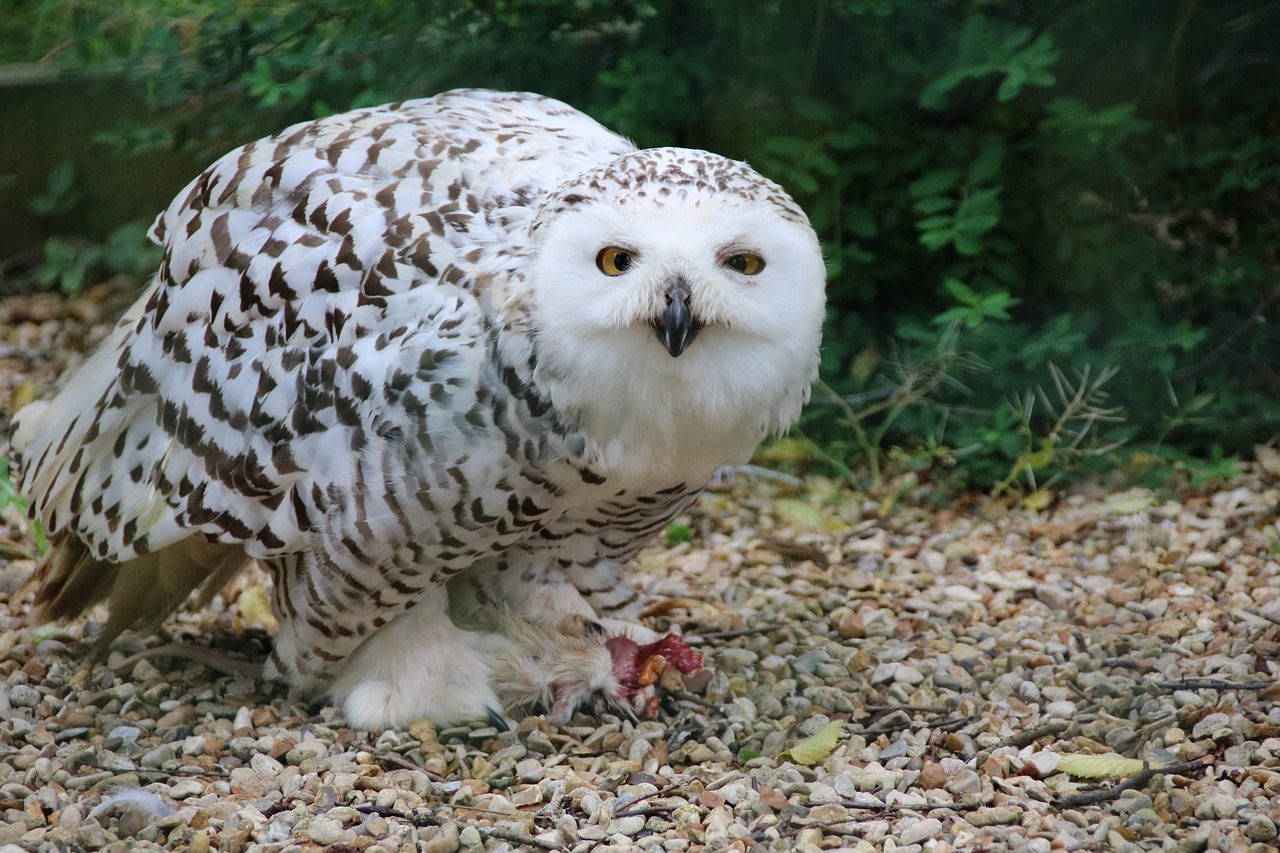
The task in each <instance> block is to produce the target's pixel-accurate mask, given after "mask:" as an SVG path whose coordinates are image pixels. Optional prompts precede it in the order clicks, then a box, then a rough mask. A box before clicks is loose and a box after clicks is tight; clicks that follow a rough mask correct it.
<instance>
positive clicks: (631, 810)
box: [613, 784, 678, 818]
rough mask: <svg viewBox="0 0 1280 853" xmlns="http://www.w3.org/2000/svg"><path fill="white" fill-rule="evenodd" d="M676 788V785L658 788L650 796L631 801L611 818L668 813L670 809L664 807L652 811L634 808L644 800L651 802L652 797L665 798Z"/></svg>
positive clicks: (646, 795)
mask: <svg viewBox="0 0 1280 853" xmlns="http://www.w3.org/2000/svg"><path fill="white" fill-rule="evenodd" d="M677 787H678V786H676V785H674V784H673V785H667V786H665V787H662V788H659V789H658V790H656V791H654V792H653V793H652V794H645V795H644V796H643V797H637V798H636V799H634V800H632V801H631V802H630V803H627V805H626V806H624V807H623V808H622V811H619V812H615V813H614V814H613V817H615V818H618V817H629V816H631V815H633V814H635V815H639V814H663V813H665V812H669V811H671V809H669V808H665V807H663V806H657V807H655V808H654V809H637V808H636V806H638V805H640V804H641V803H643V802H644V801H645V800H652V799H653V798H654V797H664V796H666V795H667V794H668V793H670V792H671V791H673V790H675V789H676V788H677Z"/></svg>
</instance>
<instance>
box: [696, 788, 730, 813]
mask: <svg viewBox="0 0 1280 853" xmlns="http://www.w3.org/2000/svg"><path fill="white" fill-rule="evenodd" d="M698 802H699V803H701V804H702V805H704V806H706V807H707V808H709V809H716V808H719V807H720V806H723V805H724V797H722V796H720V795H719V794H717V793H716V792H715V791H703V792H702V793H701V794H699V795H698Z"/></svg>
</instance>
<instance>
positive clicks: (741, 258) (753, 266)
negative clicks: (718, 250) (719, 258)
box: [724, 252, 764, 275]
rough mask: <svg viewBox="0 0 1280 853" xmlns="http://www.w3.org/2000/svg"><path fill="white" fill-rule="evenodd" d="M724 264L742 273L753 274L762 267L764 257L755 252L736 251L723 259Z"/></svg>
mask: <svg viewBox="0 0 1280 853" xmlns="http://www.w3.org/2000/svg"><path fill="white" fill-rule="evenodd" d="M724 265H725V266H726V267H728V268H729V269H731V270H733V271H735V272H740V273H742V274H743V275H755V274H756V273H758V272H760V270H762V269H764V258H762V257H760V256H759V255H757V254H756V253H755V252H738V253H737V254H736V255H730V256H729V257H727V258H725V259H724Z"/></svg>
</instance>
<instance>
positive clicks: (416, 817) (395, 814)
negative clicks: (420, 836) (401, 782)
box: [356, 805, 564, 850]
mask: <svg viewBox="0 0 1280 853" xmlns="http://www.w3.org/2000/svg"><path fill="white" fill-rule="evenodd" d="M454 808H459V807H458V806H455V807H454ZM470 810H471V811H487V809H470ZM356 811H358V812H361V813H363V814H376V815H377V816H378V817H391V818H397V819H399V820H407V821H409V822H410V823H412V824H413V825H414V826H439V825H440V823H441V819H440V818H439V817H437V816H435V815H430V816H427V815H425V814H422V813H421V812H422V811H424V810H422V809H417V810H415V811H414V813H413V814H405V813H404V812H402V811H397V810H395V809H389V808H383V807H381V806H374V805H362V806H356ZM492 814H498V813H497V812H493V813H492ZM529 817H532V815H529ZM467 826H473V827H475V829H476V831H477V832H479V833H480V835H481V836H482V837H484V838H497V839H499V840H501V841H510V842H511V843H512V844H519V845H520V846H521V847H525V848H530V847H532V848H537V849H538V850H563V849H564V847H562V846H561V845H559V844H555V843H553V842H551V841H543V840H541V839H539V838H534V837H533V836H532V835H525V834H524V833H523V832H516V831H515V830H513V829H505V828H503V827H500V826H480V825H479V824H474V823H469V824H467Z"/></svg>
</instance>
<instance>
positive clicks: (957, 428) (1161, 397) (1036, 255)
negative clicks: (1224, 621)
mask: <svg viewBox="0 0 1280 853" xmlns="http://www.w3.org/2000/svg"><path fill="white" fill-rule="evenodd" d="M16 2H17V5H18V9H19V14H17V15H14V16H7V17H6V19H5V21H4V23H3V24H0V35H6V36H8V39H7V40H0V41H5V42H6V44H7V46H6V47H5V48H4V49H3V50H5V51H7V53H0V58H8V59H11V60H12V59H19V60H27V61H31V60H35V59H39V58H41V57H45V56H47V55H49V54H52V55H54V56H55V57H56V60H57V61H59V62H62V63H65V64H68V65H71V66H77V67H82V68H90V69H92V68H102V67H115V68H123V69H126V70H127V74H128V75H129V79H130V80H131V81H132V83H133V85H135V86H136V87H137V88H138V90H139V91H141V92H143V93H145V95H146V96H147V98H148V100H149V101H150V103H151V104H153V105H154V106H155V107H156V114H155V117H154V119H153V120H152V121H149V122H146V123H143V124H134V125H131V126H128V125H122V126H120V127H117V128H115V129H113V130H112V131H110V132H108V133H104V134H101V135H100V137H99V138H100V139H101V140H102V141H104V142H108V143H110V144H111V145H112V147H113V148H114V149H115V150H117V151H119V152H121V154H123V155H128V154H131V153H132V154H138V155H144V154H145V153H146V152H149V151H155V150H158V149H160V148H164V147H181V148H185V149H190V150H196V151H199V152H202V154H203V156H205V157H207V158H211V157H212V156H214V155H216V154H218V153H221V152H222V151H224V150H226V149H228V148H230V147H231V146H233V145H234V144H237V143H239V142H242V141H245V140H247V139H250V138H253V137H256V136H259V135H261V134H264V133H267V132H271V131H274V130H278V129H280V128H281V127H283V126H284V125H286V124H288V123H289V122H291V121H295V120H301V119H305V118H308V117H312V116H315V115H319V114H325V113H330V112H335V111H339V110H344V109H348V108H351V107H353V106H361V105H368V104H374V103H378V102H381V101H385V100H391V99H396V98H406V97H415V96H421V95H425V94H430V93H433V92H436V91H439V90H441V89H444V88H448V87H451V86H459V85H463V86H491V87H499V88H522V89H532V90H537V91H541V92H544V93H546V94H549V95H553V96H556V97H560V98H563V99H565V100H568V101H570V102H571V103H573V104H575V105H577V106H579V107H582V108H584V109H586V110H587V111H588V112H590V113H591V114H592V115H594V116H596V117H597V118H599V119H600V120H601V121H603V122H605V123H606V124H608V125H609V126H611V127H614V128H615V129H617V130H618V131H619V132H622V133H624V134H627V135H629V136H632V137H633V138H635V139H636V141H637V142H638V143H639V144H641V145H664V144H679V145H693V146H699V147H706V148H710V149H713V150H717V151H721V152H723V153H726V154H728V155H730V156H735V157H740V158H743V159H747V160H748V161H750V162H751V163H752V164H753V165H755V166H756V167H757V168H759V169H761V170H762V171H763V172H765V173H766V174H768V175H769V176H771V177H773V178H774V179H776V180H778V181H779V182H781V183H782V184H783V185H785V186H786V187H787V188H788V189H789V190H790V191H791V192H792V193H793V194H795V196H796V197H797V199H798V200H799V201H800V202H801V203H802V205H803V206H804V207H805V209H806V210H807V211H808V212H809V214H810V217H811V220H812V222H813V224H814V226H815V228H816V229H817V230H818V232H819V234H820V236H821V239H822V241H823V246H824V250H825V252H826V257H827V260H828V269H829V273H830V286H829V297H830V306H831V311H830V316H829V319H828V324H827V329H826V336H825V346H824V352H823V363H822V372H823V378H824V380H825V383H826V387H825V389H824V390H822V391H821V392H820V393H818V394H816V395H815V398H816V400H815V405H813V406H812V407H810V409H809V411H808V412H807V414H806V416H805V420H804V422H803V424H802V427H801V428H802V430H803V433H804V434H805V435H806V436H807V437H809V438H811V439H813V440H815V441H816V442H817V444H818V445H819V446H820V448H821V450H820V453H821V454H822V455H823V456H824V457H825V458H826V459H827V460H828V464H829V465H830V467H832V468H833V469H835V470H837V471H840V472H842V473H845V474H852V473H853V471H855V470H857V471H859V472H865V473H866V474H868V475H869V476H870V477H871V478H872V479H873V480H875V479H879V478H880V477H882V476H883V474H884V473H885V472H884V469H885V467H886V466H906V467H910V468H912V469H913V470H920V471H926V470H928V471H932V472H933V475H934V476H935V477H941V478H945V479H947V480H948V481H950V482H952V483H954V484H956V485H961V486H969V485H980V486H983V487H988V488H994V489H997V490H1000V489H1005V488H1014V487H1017V488H1019V489H1021V490H1030V491H1031V492H1032V493H1034V492H1036V491H1038V490H1041V489H1043V487H1044V485H1045V483H1047V482H1054V481H1057V480H1060V479H1061V478H1063V477H1065V476H1070V475H1072V474H1073V473H1074V472H1087V471H1089V470H1092V469H1093V468H1094V467H1097V466H1101V465H1110V464H1114V463H1115V462H1116V461H1117V460H1122V457H1123V456H1125V455H1129V456H1131V457H1132V456H1133V455H1134V454H1141V455H1142V459H1144V460H1145V461H1144V463H1143V465H1145V466H1147V467H1146V468H1145V469H1144V470H1147V471H1166V472H1167V471H1169V470H1175V469H1178V470H1183V471H1187V472H1190V473H1191V476H1193V477H1196V476H1200V475H1199V474H1197V473H1195V472H1194V471H1192V469H1191V465H1192V463H1190V462H1188V461H1187V460H1190V459H1192V458H1193V457H1196V456H1207V457H1208V458H1209V460H1210V461H1209V462H1208V463H1204V464H1205V465H1208V466H1209V468H1207V469H1196V470H1197V471H1202V470H1212V471H1214V472H1216V473H1214V474H1213V475H1212V476H1229V472H1230V471H1231V470H1234V469H1233V468H1232V466H1231V465H1230V464H1228V463H1229V462H1231V460H1232V459H1233V458H1234V457H1237V456H1239V455H1240V454H1241V453H1242V452H1245V451H1247V450H1248V449H1249V448H1250V446H1251V445H1252V444H1254V443H1257V442H1260V441H1265V440H1267V439H1268V438H1270V437H1271V436H1273V435H1274V433H1275V431H1276V424H1278V423H1280V372H1277V369H1276V365H1278V364H1280V336H1277V335H1276V334H1274V332H1271V331H1270V330H1269V325H1268V323H1267V322H1266V321H1267V320H1271V321H1272V324H1274V321H1275V319H1276V317H1275V313H1276V311H1277V309H1278V307H1280V285H1278V284H1277V282H1278V281H1280V276H1277V272H1280V270H1278V269H1277V267H1278V265H1280V264H1278V262H1277V257H1276V248H1275V247H1276V246H1278V245H1280V215H1278V214H1280V195H1277V194H1276V192H1275V189H1274V188H1275V186H1276V184H1277V182H1278V180H1280V136H1278V135H1277V134H1276V133H1275V132H1274V128H1275V127H1276V125H1277V122H1280V112H1277V106H1276V101H1275V99H1274V97H1272V93H1271V90H1270V89H1269V88H1268V87H1266V86H1260V85H1258V84H1257V81H1258V80H1261V79H1268V78H1267V77H1266V75H1267V74H1274V73H1276V72H1277V71H1280V68H1277V66H1278V65H1280V57H1278V55H1277V51H1276V50H1275V39H1274V37H1273V34H1272V32H1271V30H1270V29H1268V27H1269V26H1270V24H1269V23H1268V21H1269V19H1268V18H1267V17H1266V16H1261V15H1255V14H1253V13H1252V12H1250V11H1249V10H1248V8H1247V7H1248V5H1249V4H1245V5H1244V6H1241V7H1240V8H1239V9H1234V10H1228V9H1223V10H1220V11H1219V12H1214V13H1210V12H1208V11H1205V10H1204V9H1203V8H1202V7H1201V6H1200V5H1197V4H1193V3H1189V2H1177V3H1169V2H1166V0H1135V2H1130V3H1102V2H1100V0H1075V2H1070V3H1062V4H1028V3H1016V2H1013V0H961V2H955V3H949V4H938V3H936V2H932V0H788V2H777V0H740V2H727V0H621V2H617V1H616V0H485V2H477V3H469V2H460V0H458V1H457V2H450V0H412V2H390V0H374V2H369V0H329V2H325V3H304V2H301V0H266V1H265V2H250V0H199V2H195V3H191V2H181V3H180V2H178V1H177V0H122V1H121V2H116V3H105V2H101V0H97V2H94V1H93V0H82V2H75V3H72V2H62V0H16ZM84 167H85V164H76V171H82V170H83V169H84ZM73 177H74V172H72V171H71V170H70V169H68V171H67V173H66V174H65V175H64V174H63V173H61V172H59V173H58V174H56V175H51V176H50V183H49V191H48V192H47V193H45V194H44V195H42V196H41V197H40V199H39V200H36V201H33V206H39V207H40V208H41V209H42V210H43V211H45V214H46V215H47V214H52V213H54V212H56V211H63V210H66V209H69V208H68V207H67V205H73V204H74V203H75V193H74V181H73V180H72V179H71V178H73ZM153 213H154V211H139V212H138V218H139V219H146V218H148V217H149V216H150V215H152V214H153ZM104 251H105V250H104ZM113 263H114V262H113V261H110V260H109V259H108V258H107V256H106V255H105V254H103V255H102V256H100V257H94V256H93V252H92V251H91V249H90V248H86V247H83V246H80V247H77V246H76V245H75V244H74V243H71V242H63V243H58V244H53V245H49V246H46V261H45V265H44V267H42V268H41V271H40V274H41V280H42V281H45V282H47V283H49V284H50V285H54V284H57V285H59V286H61V287H63V288H64V289H75V288H76V287H79V286H80V285H81V283H82V282H83V281H84V279H85V276H87V275H91V274H93V273H94V272H99V271H102V270H103V269H105V268H106V267H110V266H111V265H112V264H113ZM1104 377H1105V379H1104ZM1104 384H1105V389H1104V388H1103V385H1104ZM1081 393H1082V394H1083V397H1081V398H1080V399H1079V400H1077V395H1078V394H1081ZM1104 396H1105V399H1104ZM1073 401H1076V402H1073ZM1102 413H1105V416H1103V414H1102ZM1215 448H1218V449H1216V450H1215ZM1215 460H1217V461H1215ZM1136 467H1142V466H1136ZM1206 476H1207V475H1206Z"/></svg>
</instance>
